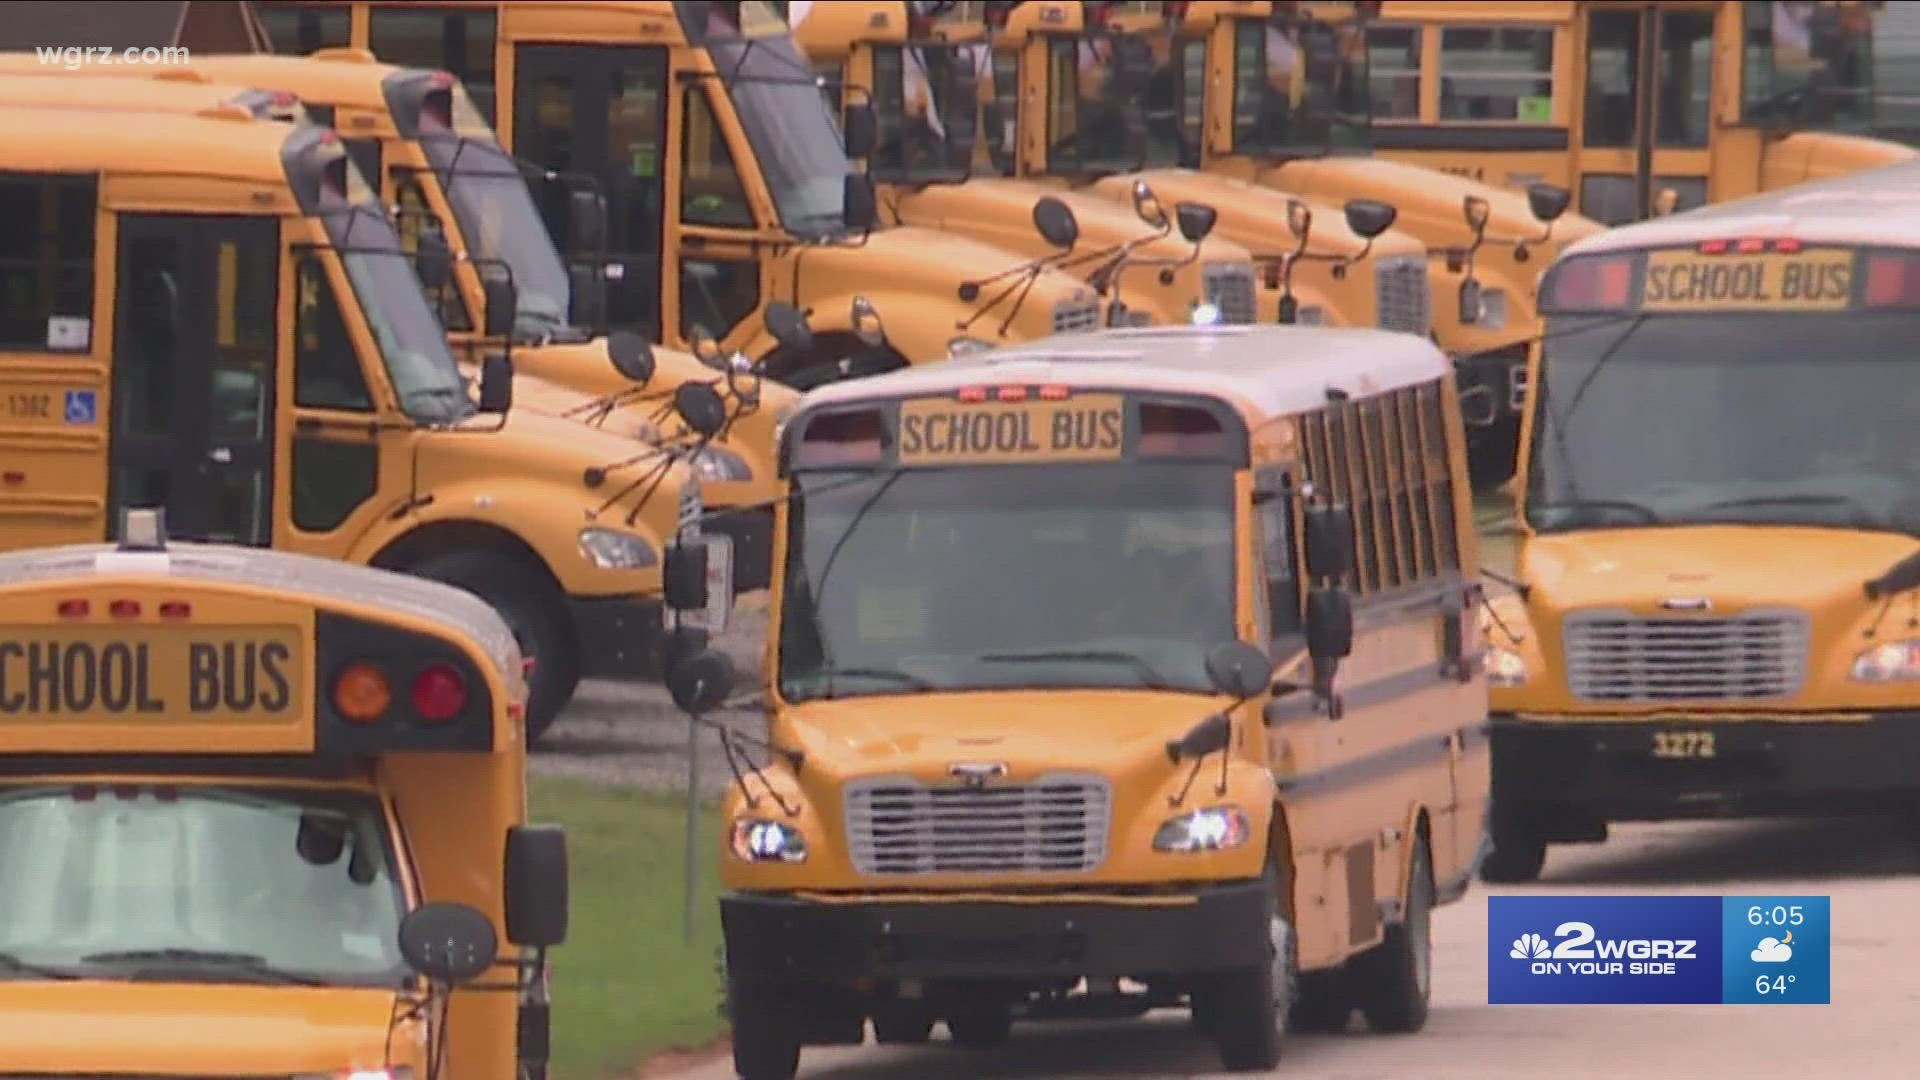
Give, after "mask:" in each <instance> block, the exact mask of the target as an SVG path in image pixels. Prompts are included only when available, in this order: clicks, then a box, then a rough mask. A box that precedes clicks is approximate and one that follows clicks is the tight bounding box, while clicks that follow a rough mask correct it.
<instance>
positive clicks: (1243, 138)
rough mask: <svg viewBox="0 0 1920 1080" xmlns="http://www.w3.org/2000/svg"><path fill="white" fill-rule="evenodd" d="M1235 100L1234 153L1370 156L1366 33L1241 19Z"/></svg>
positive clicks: (1310, 22) (1304, 22)
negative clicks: (1351, 152) (1349, 152)
mask: <svg viewBox="0 0 1920 1080" xmlns="http://www.w3.org/2000/svg"><path fill="white" fill-rule="evenodd" d="M1232 93H1233V148H1234V151H1235V152H1236V153H1240V154H1249V155H1256V156H1277V157H1302V156H1313V155H1321V154H1326V153H1328V152H1330V151H1333V150H1364V149H1366V147H1367V145H1368V141H1369V136H1370V128H1369V125H1370V123H1371V107H1370V105H1369V103H1368V99H1369V87H1368V85H1367V49H1366V40H1365V34H1364V31H1362V30H1361V29H1360V28H1358V27H1357V26H1333V25H1329V24H1327V23H1324V22H1320V21H1318V20H1314V19H1309V18H1305V17H1295V18H1273V19H1239V20H1237V21H1236V22H1235V23H1234V27H1233V84H1232Z"/></svg>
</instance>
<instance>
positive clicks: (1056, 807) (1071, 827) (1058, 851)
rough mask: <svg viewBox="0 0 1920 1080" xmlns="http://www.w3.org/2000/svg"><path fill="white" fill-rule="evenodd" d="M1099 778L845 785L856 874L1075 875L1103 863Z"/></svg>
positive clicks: (1108, 793)
mask: <svg viewBox="0 0 1920 1080" xmlns="http://www.w3.org/2000/svg"><path fill="white" fill-rule="evenodd" d="M1112 803H1113V790H1112V788H1111V787H1110V786H1109V785H1108V783H1107V781H1106V779H1105V778H1104V777H1100V776H1096V775H1091V774H1086V773H1048V774H1046V775H1043V776H1040V777H1036V778H1035V779H1034V780H1032V781H1031V782H1028V783H1021V784H1008V783H994V782H991V781H989V782H988V783H987V784H986V785H985V786H984V787H978V788H973V787H963V786H961V785H959V784H953V785H942V786H939V787H929V786H927V785H925V784H923V783H921V782H919V781H917V780H914V779H912V778H911V777H904V776H886V777H870V778H868V779H865V780H858V781H855V782H853V783H851V784H849V785H847V790H846V815H847V837H848V843H849V844H850V845H851V847H852V855H853V865H854V868H855V869H857V870H859V871H860V872H861V873H863V874H965V873H1004V872H1023V871H1024V872H1028V873H1079V872H1085V871H1088V870H1092V869H1093V868H1095V867H1097V866H1099V865H1100V864H1101V863H1102V862H1104V861H1105V860H1106V857H1107V823H1108V816H1109V814H1110V813H1111V808H1112Z"/></svg>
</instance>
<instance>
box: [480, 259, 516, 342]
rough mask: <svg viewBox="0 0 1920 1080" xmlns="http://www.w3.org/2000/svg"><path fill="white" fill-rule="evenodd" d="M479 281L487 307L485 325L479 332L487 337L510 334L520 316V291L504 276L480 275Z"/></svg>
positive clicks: (511, 280) (510, 279)
mask: <svg viewBox="0 0 1920 1080" xmlns="http://www.w3.org/2000/svg"><path fill="white" fill-rule="evenodd" d="M480 281H481V289H482V292H483V293H484V296H485V300H486V305H487V318H486V325H484V326H482V327H481V328H480V332H481V333H483V334H485V335H486V336H487V337H506V336H508V335H510V334H512V333H513V324H514V322H515V321H516V320H517V319H518V317H519V315H520V290H519V289H517V288H515V287H514V285H513V279H512V278H510V277H507V276H506V275H505V274H498V273H496V274H482V275H480Z"/></svg>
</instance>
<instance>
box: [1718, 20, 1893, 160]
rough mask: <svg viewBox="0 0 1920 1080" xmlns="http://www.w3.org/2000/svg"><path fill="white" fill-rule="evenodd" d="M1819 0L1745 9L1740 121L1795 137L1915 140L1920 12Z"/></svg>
mask: <svg viewBox="0 0 1920 1080" xmlns="http://www.w3.org/2000/svg"><path fill="white" fill-rule="evenodd" d="M1913 9H1914V5H1912V4H1886V5H1884V6H1881V5H1874V6H1869V5H1866V4H1859V3H1842V4H1835V3H1830V2H1826V0H1820V2H1813V0H1787V2H1784V3H1773V4H1747V5H1745V11H1744V13H1743V17H1744V18H1745V21H1746V40H1745V42H1744V46H1745V48H1744V59H1745V64H1744V69H1745V70H1744V72H1743V77H1742V78H1741V80H1740V88H1741V116H1742V117H1743V118H1744V119H1745V120H1746V122H1747V123H1750V124H1756V125H1761V126H1766V127H1790V128H1793V129H1796V130H1808V129H1812V130H1840V131H1867V130H1877V131H1882V132H1885V133H1887V134H1890V135H1901V134H1905V135H1908V136H1912V135H1920V11H1916V10H1913Z"/></svg>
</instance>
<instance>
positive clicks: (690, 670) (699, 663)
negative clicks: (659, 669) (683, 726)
mask: <svg viewBox="0 0 1920 1080" xmlns="http://www.w3.org/2000/svg"><path fill="white" fill-rule="evenodd" d="M733 680H734V671H733V660H732V658H731V657H729V656H727V654H726V653H723V652H721V651H720V650H718V649H701V650H700V651H699V652H696V653H693V654H691V655H688V656H682V657H677V658H675V659H673V660H672V661H671V662H670V663H668V665H667V679H666V682H667V693H668V694H670V695H672V697H673V703H674V704H675V705H678V706H680V709H681V711H683V712H686V713H690V714H692V715H694V716H701V715H704V714H706V713H710V712H712V711H713V710H715V709H717V708H719V707H720V705H721V703H723V702H725V701H726V700H727V695H728V694H731V693H733Z"/></svg>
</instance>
